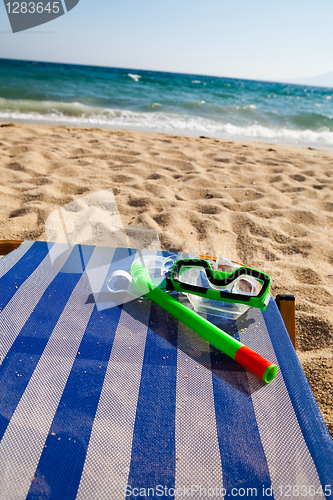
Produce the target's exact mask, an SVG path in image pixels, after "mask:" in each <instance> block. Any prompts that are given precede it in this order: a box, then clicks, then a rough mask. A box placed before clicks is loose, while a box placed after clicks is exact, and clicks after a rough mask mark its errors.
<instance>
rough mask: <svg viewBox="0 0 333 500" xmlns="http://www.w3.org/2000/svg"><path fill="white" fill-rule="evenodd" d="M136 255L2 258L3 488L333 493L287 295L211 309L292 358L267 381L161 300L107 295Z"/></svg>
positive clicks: (282, 358)
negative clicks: (289, 327)
mask: <svg viewBox="0 0 333 500" xmlns="http://www.w3.org/2000/svg"><path fill="white" fill-rule="evenodd" d="M62 255H63V256H64V257H63V259H62V260H61V256H62ZM57 256H60V257H59V258H60V262H61V265H55V262H58V263H59V258H58V260H56V257H57ZM134 256H135V251H134V250H129V249H124V248H116V249H114V248H106V247H93V246H75V247H74V248H73V249H71V250H70V251H68V252H67V253H64V247H63V246H61V245H59V244H52V243H44V242H35V243H33V242H27V241H26V242H24V243H23V244H22V245H21V246H20V247H19V248H18V249H17V250H15V251H14V252H12V253H11V254H9V255H8V256H6V257H4V258H2V259H1V260H0V356H1V362H2V365H1V366H0V499H1V500H6V499H15V500H19V499H22V500H23V499H25V498H27V499H39V498H41V499H56V500H64V499H80V500H92V499H96V500H97V499H98V500H104V499H105V500H109V499H115V500H121V499H125V498H147V499H148V498H149V499H150V498H168V499H170V498H195V499H199V498H233V497H235V498H237V497H238V498H263V499H266V498H274V499H280V498H294V497H297V498H306V499H312V500H313V499H319V498H320V499H323V498H333V495H332V490H333V486H330V485H333V442H332V439H331V438H330V435H329V433H328V431H327V428H326V426H325V424H324V421H323V419H322V417H321V414H320V411H319V409H318V407H317V404H316V402H315V400H314V397H313V395H312V392H311V390H310V387H309V385H308V383H307V380H306V378H305V375H304V373H303V370H302V368H301V365H300V363H299V361H298V359H297V356H296V354H295V351H294V349H293V346H292V344H291V342H290V339H289V336H288V334H287V332H286V330H285V327H284V325H283V322H282V319H281V316H280V314H279V312H278V309H277V307H276V304H275V301H274V300H273V299H271V301H270V303H269V306H268V308H267V310H266V311H265V312H264V313H262V312H261V311H260V310H256V309H250V310H249V312H248V314H247V315H246V316H245V317H244V318H242V319H240V320H238V321H230V320H226V319H222V318H217V317H212V316H211V317H209V319H210V320H211V321H213V322H215V324H217V325H219V326H221V328H223V329H224V330H226V331H227V332H228V333H230V334H232V335H235V336H236V337H237V338H240V340H241V341H242V342H243V343H244V344H246V345H248V346H249V347H251V348H252V349H254V350H257V351H258V352H259V353H260V354H262V355H263V356H265V357H266V358H267V359H269V360H270V361H272V362H275V363H276V364H278V366H279V372H278V375H277V377H276V378H275V379H274V381H273V382H271V383H270V384H268V385H264V383H262V382H261V381H260V380H259V379H258V378H257V377H256V376H254V375H252V374H251V373H249V372H247V371H246V370H245V369H243V368H242V367H241V366H240V365H238V364H237V363H236V362H235V361H233V360H232V359H230V358H228V357H227V356H225V355H224V354H223V353H221V352H220V351H217V350H216V349H215V348H214V347H212V346H210V345H209V344H208V343H207V342H206V341H204V340H203V339H201V338H200V337H199V336H197V335H195V334H194V333H193V332H191V331H190V330H189V329H188V328H187V327H185V326H184V325H182V324H181V323H179V322H177V321H176V320H175V319H174V318H173V317H171V316H170V315H169V314H168V313H166V312H165V311H163V310H162V309H161V308H159V307H158V306H157V305H155V304H153V303H151V302H150V301H149V300H146V299H144V300H142V299H139V300H133V301H130V302H127V303H125V304H123V305H121V306H117V305H115V304H113V303H110V302H100V300H105V299H103V298H101V297H106V295H105V292H106V291H107V289H106V281H107V278H108V276H109V275H110V273H111V272H112V271H114V270H117V269H123V268H126V269H127V270H128V269H129V268H130V264H131V262H132V260H133V259H134ZM181 256H182V257H184V254H182V255H181ZM92 294H93V295H92ZM103 294H104V295H103ZM98 297H100V300H98ZM92 298H93V300H92ZM96 300H97V301H96Z"/></svg>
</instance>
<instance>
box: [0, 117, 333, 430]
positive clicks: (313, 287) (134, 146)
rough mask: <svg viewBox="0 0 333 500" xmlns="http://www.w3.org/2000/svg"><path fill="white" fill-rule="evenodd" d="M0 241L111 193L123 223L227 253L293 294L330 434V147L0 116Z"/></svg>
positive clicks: (39, 230) (177, 244)
mask: <svg viewBox="0 0 333 500" xmlns="http://www.w3.org/2000/svg"><path fill="white" fill-rule="evenodd" d="M0 186H1V187H0V193H1V203H0V239H3V240H4V239H33V240H44V239H45V237H46V236H45V220H46V218H47V217H48V216H49V215H50V214H51V213H52V212H53V211H54V210H55V209H56V208H57V207H59V206H63V205H65V204H67V203H69V202H71V201H73V200H75V199H77V198H79V197H82V196H86V195H87V194H89V193H94V192H97V191H100V190H103V189H109V188H112V190H113V192H114V194H115V197H116V201H117V204H118V209H119V212H120V215H121V218H122V222H123V225H124V226H129V225H134V226H140V225H142V226H149V227H152V228H154V229H155V230H156V231H157V232H158V235H159V238H160V241H161V245H162V248H163V249H165V250H175V251H180V250H184V251H189V252H193V253H198V254H199V253H200V254H208V255H216V256H219V255H225V256H226V257H228V258H230V259H232V260H235V261H237V262H242V263H243V264H246V265H249V266H251V267H254V268H257V269H261V270H263V271H265V272H267V273H268V274H270V275H271V277H272V280H273V286H272V289H271V292H272V294H273V296H276V294H277V293H293V294H295V296H296V309H297V312H296V321H297V354H298V357H299V360H300V362H301V363H302V366H303V369H304V371H305V373H306V376H307V378H308V380H309V383H310V386H311V388H312V391H313V393H314V396H315V398H316V400H317V403H318V405H319V408H320V410H321V412H322V415H323V418H324V420H325V422H326V424H327V427H328V429H329V431H330V433H331V435H332V437H333V409H332V406H333V238H332V234H333V233H332V231H333V151H324V150H315V149H311V148H298V147H291V146H290V147H289V146H280V145H269V144H263V143H254V142H244V141H228V140H222V139H211V138H206V137H201V138H198V137H183V136H174V135H165V134H157V133H145V132H132V131H120V130H106V129H90V128H89V129H88V128H87V129H84V128H78V127H67V126H63V127H60V126H44V125H30V124H12V123H0Z"/></svg>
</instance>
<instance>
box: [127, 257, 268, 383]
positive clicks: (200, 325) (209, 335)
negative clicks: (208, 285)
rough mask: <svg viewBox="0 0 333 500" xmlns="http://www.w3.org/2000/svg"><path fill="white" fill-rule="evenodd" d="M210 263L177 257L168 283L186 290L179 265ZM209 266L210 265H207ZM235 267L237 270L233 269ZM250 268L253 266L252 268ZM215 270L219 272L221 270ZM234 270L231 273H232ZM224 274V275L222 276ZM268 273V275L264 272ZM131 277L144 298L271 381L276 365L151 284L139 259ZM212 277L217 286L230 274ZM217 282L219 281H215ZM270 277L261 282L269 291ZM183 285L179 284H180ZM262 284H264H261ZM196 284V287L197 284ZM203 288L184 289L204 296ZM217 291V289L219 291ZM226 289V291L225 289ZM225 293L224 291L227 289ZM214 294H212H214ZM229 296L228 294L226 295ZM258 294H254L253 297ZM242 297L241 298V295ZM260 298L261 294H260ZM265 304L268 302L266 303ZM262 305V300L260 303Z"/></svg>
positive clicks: (146, 271) (228, 277)
mask: <svg viewBox="0 0 333 500" xmlns="http://www.w3.org/2000/svg"><path fill="white" fill-rule="evenodd" d="M205 263H206V264H208V265H209V263H208V262H207V261H200V264H198V260H197V259H195V260H191V259H187V260H186V261H184V260H183V261H176V262H175V265H174V268H173V272H172V278H169V281H168V282H167V284H168V283H169V287H170V283H172V286H173V287H174V289H176V290H177V289H178V286H179V288H180V291H185V290H184V288H183V285H184V283H181V284H180V282H179V276H180V274H181V270H182V268H183V269H184V268H186V267H187V268H188V267H189V266H191V267H192V266H193V265H203V266H205V265H206V264H205ZM209 267H210V266H209ZM236 271H237V270H236ZM252 271H253V270H252ZM208 272H212V269H211V267H210V271H209V270H208ZM218 273H221V272H220V271H219V272H218ZM231 274H234V273H231ZM225 275H227V276H225ZM266 276H267V275H266ZM131 277H132V286H133V288H134V290H136V291H137V292H139V293H140V294H141V295H145V296H146V297H147V298H149V299H150V300H152V301H153V302H155V303H156V304H157V305H159V306H160V307H162V308H163V309H164V310H165V311H167V312H168V313H170V314H171V315H172V316H174V317H175V318H176V319H177V320H179V321H181V322H182V323H183V324H184V325H186V326H188V327H189V328H190V329H191V330H193V331H194V332H196V333H197V334H198V335H200V336H201V337H202V338H204V339H205V340H207V341H208V342H210V343H211V344H212V345H214V346H215V347H217V348H218V349H220V350H221V351H223V352H224V353H225V354H227V355H228V356H230V357H231V358H232V359H234V360H235V361H237V362H238V363H239V364H241V365H242V366H244V367H245V368H247V369H248V370H250V371H251V372H252V373H254V374H255V375H257V376H258V377H260V378H261V379H262V380H263V381H264V382H266V383H269V382H271V381H272V380H273V379H274V377H275V375H276V373H277V366H276V365H274V364H273V363H271V362H270V361H268V360H267V359H265V358H263V357H262V356H260V354H257V353H256V352H255V351H253V350H252V349H250V348H249V347H247V346H245V345H244V344H242V343H241V342H239V341H238V340H236V339H235V338H233V337H231V336H230V335H228V334H227V333H226V332H224V331H223V330H220V328H218V327H217V326H215V325H213V324H212V323H210V322H209V321H207V320H206V319H205V318H203V317H202V316H200V315H199V314H197V313H196V312H195V311H192V310H191V309H189V308H188V307H186V306H184V305H183V304H181V303H180V302H178V300H176V299H175V298H173V297H172V296H170V295H168V294H167V293H166V292H165V291H163V290H162V289H160V288H158V287H157V286H156V285H154V284H153V282H152V280H151V278H150V275H149V272H148V270H147V269H146V268H145V267H144V266H143V265H142V264H141V263H138V262H134V263H133V264H132V267H131ZM210 278H211V279H213V280H217V281H215V282H216V284H217V285H219V286H220V284H221V281H226V280H227V281H228V280H230V279H231V277H230V276H228V273H223V275H221V274H219V275H217V274H215V275H214V276H213V275H211V276H210ZM217 282H218V283H217ZM269 283H270V280H269V282H268V280H266V283H265V285H264V287H265V290H266V291H267V293H268V288H267V287H268V286H269ZM180 285H182V286H180ZM264 287H263V288H264ZM196 288H197V287H196ZM204 290H206V289H204V288H203V289H202V290H201V291H200V290H196V291H193V289H192V291H191V290H189V289H187V292H191V293H198V292H199V293H203V294H204V296H206V292H205V291H204ZM212 291H214V292H218V291H217V290H211V292H212ZM218 293H220V292H218ZM225 293H226V292H225ZM226 294H227V293H226ZM263 295H264V292H263V293H262V296H263ZM245 297H247V298H246V299H245V300H246V302H247V303H249V301H250V300H251V299H249V296H246V295H245ZM214 298H215V294H214ZM227 298H228V297H227ZM253 298H257V297H252V299H253ZM241 299H242V298H241ZM259 299H260V297H259ZM219 300H223V301H225V300H226V298H225V297H224V296H223V298H220V299H219ZM266 305H267V304H266ZM263 307H265V304H264V305H263Z"/></svg>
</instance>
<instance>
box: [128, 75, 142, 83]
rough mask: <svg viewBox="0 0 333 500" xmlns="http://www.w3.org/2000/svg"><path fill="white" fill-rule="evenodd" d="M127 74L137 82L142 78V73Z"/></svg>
mask: <svg viewBox="0 0 333 500" xmlns="http://www.w3.org/2000/svg"><path fill="white" fill-rule="evenodd" d="M127 76H129V77H130V78H133V80H134V81H135V82H138V81H139V80H140V78H141V76H140V75H132V73H128V75H127Z"/></svg>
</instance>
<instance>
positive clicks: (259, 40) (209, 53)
mask: <svg viewBox="0 0 333 500" xmlns="http://www.w3.org/2000/svg"><path fill="white" fill-rule="evenodd" d="M6 1H7V0H6ZM36 1H37V0H36ZM332 20H333V2H332V0H316V1H315V2H313V0H305V1H300V0H251V1H249V0H227V1H226V0H168V1H167V2H166V1H162V0H140V1H139V0H121V1H119V0H80V2H79V3H78V5H77V6H76V7H75V8H74V9H72V10H71V11H70V12H68V13H66V14H65V15H64V16H62V17H60V18H58V19H55V20H54V21H51V22H49V23H47V24H44V25H42V26H39V27H36V28H33V29H31V30H27V31H24V32H20V33H15V34H13V33H12V32H11V28H10V24H9V20H8V18H7V14H6V8H5V5H4V2H1V0H0V58H8V59H23V60H33V61H49V62H63V63H72V64H87V65H97V66H108V67H118V68H131V69H146V70H155V71H170V72H179V73H191V74H198V75H200V74H205V75H215V76H224V77H232V78H248V79H254V80H270V81H286V82H289V81H293V80H296V79H298V78H304V77H311V76H315V75H322V74H325V73H329V72H332V71H333V57H332V55H333V29H332V26H333V25H332Z"/></svg>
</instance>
